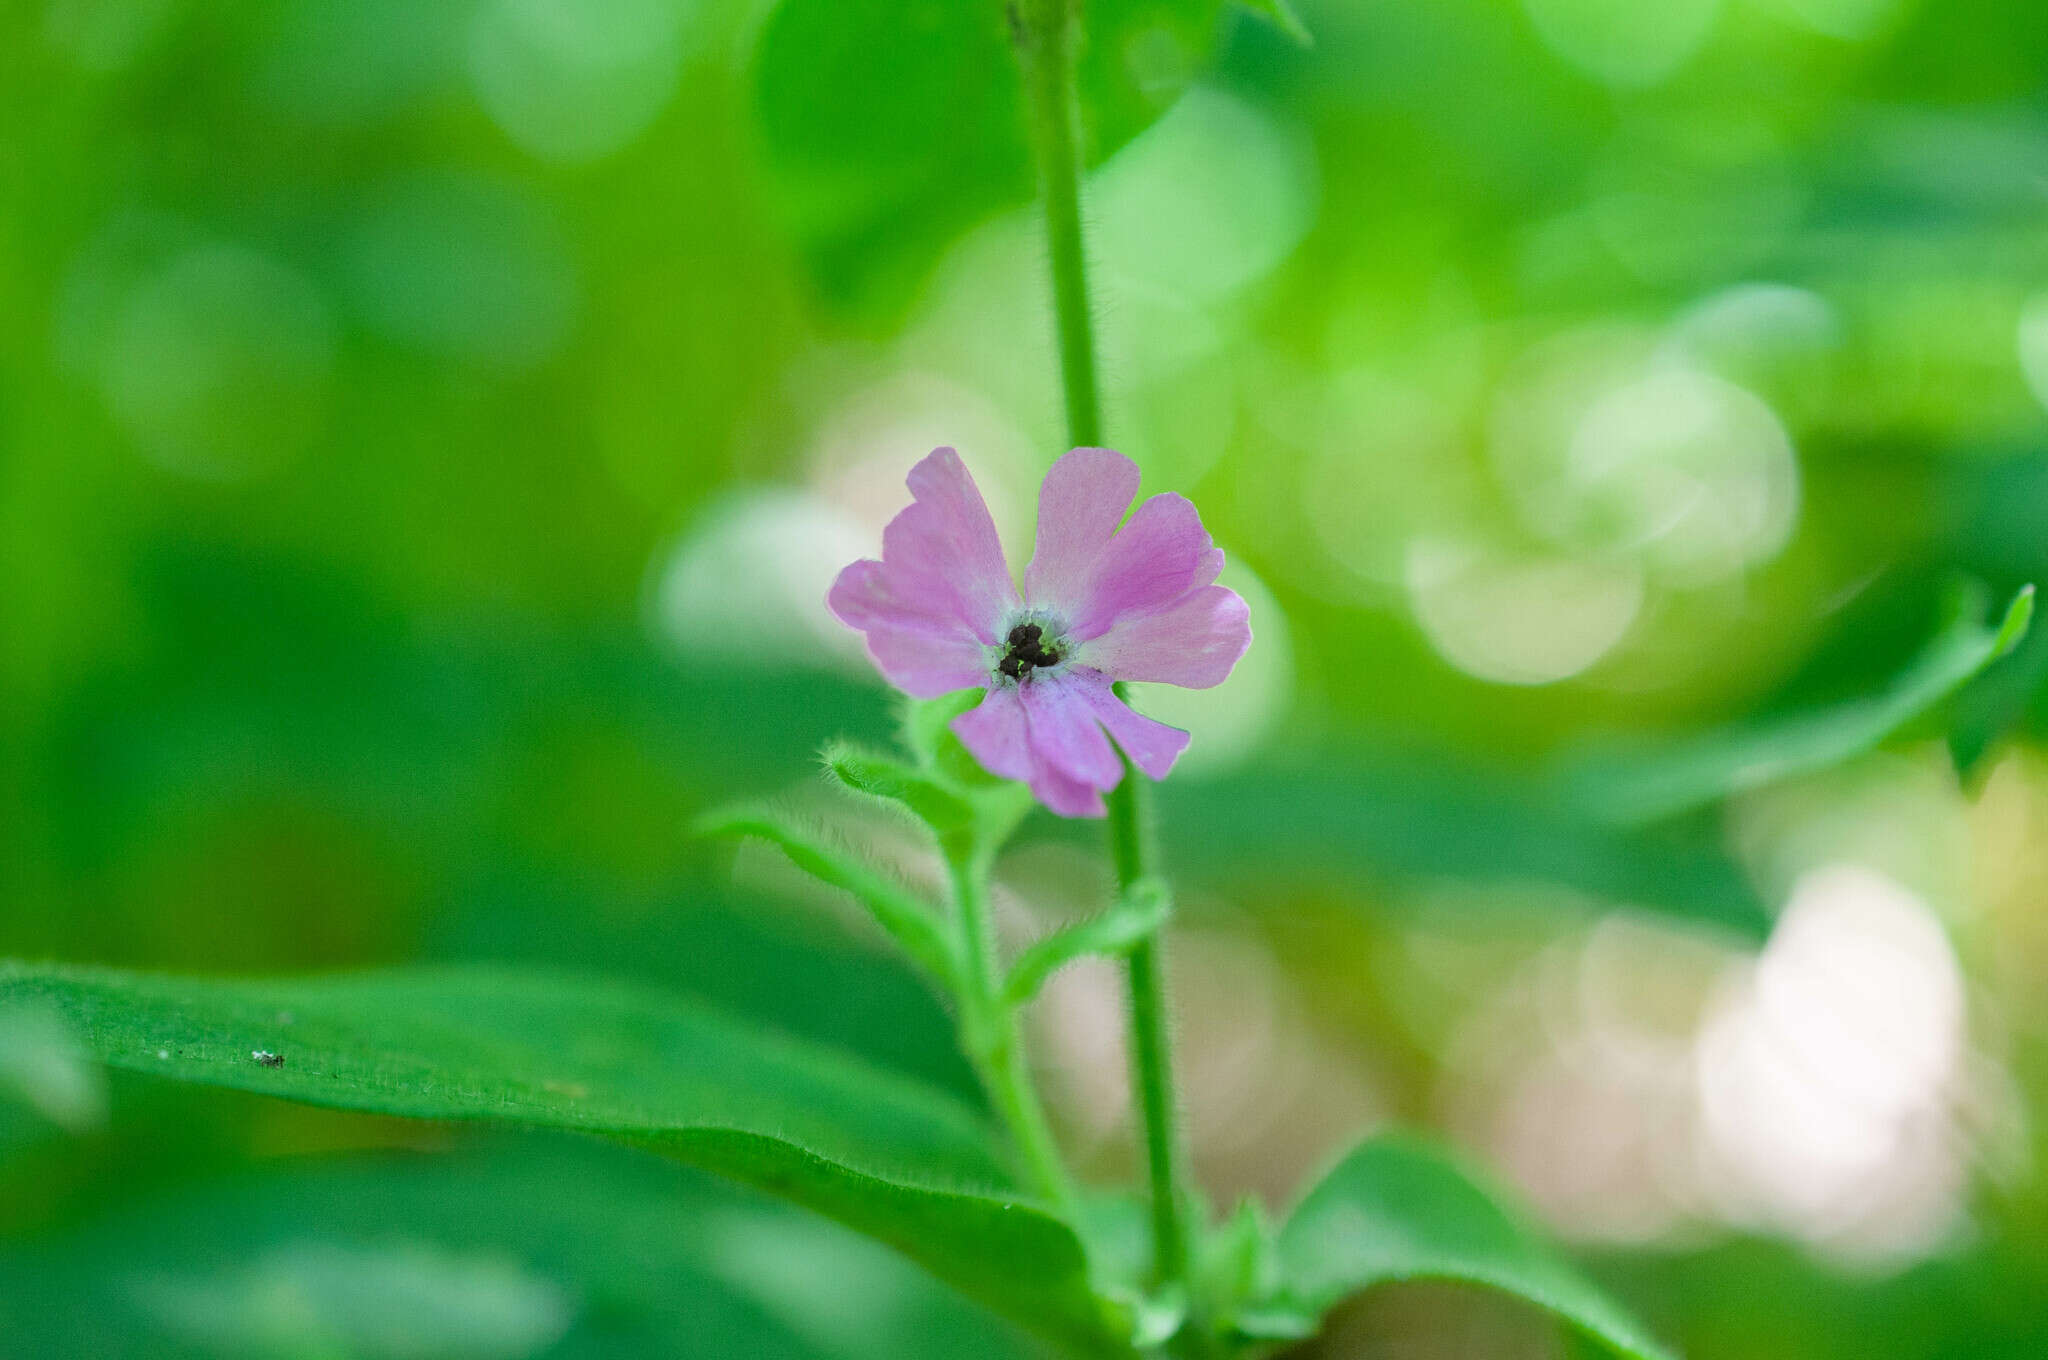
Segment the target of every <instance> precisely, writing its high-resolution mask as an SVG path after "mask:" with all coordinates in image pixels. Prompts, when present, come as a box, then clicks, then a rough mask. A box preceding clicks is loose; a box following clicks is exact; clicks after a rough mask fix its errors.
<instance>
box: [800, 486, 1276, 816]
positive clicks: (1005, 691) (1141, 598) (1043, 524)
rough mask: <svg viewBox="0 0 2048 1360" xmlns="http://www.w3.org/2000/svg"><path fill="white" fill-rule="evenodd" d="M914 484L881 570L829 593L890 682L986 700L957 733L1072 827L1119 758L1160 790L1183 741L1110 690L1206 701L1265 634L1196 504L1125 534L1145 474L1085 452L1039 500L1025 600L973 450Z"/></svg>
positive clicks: (1097, 799)
mask: <svg viewBox="0 0 2048 1360" xmlns="http://www.w3.org/2000/svg"><path fill="white" fill-rule="evenodd" d="M909 484H910V494H911V496H912V498H913V499H912V501H911V504H910V506H909V507H908V508H907V509H905V510H904V511H903V512H902V513H901V514H899V515H897V516H896V518H895V519H893V520H891V521H889V527H888V528H887V529H886V530H884V531H883V533H882V560H881V561H879V562H876V561H872V560H862V561H859V562H855V563H854V564H853V565H852V566H850V567H848V568H846V570H844V571H842V572H840V573H839V579H838V580H837V581H835V582H833V584H832V591H831V594H830V595H829V596H827V603H829V604H830V605H831V607H832V612H833V613H834V614H837V615H838V616H839V618H840V620H841V621H842V622H843V623H845V624H846V625H847V626H848V627H850V628H856V629H859V630H860V631H861V632H862V633H864V634H866V635H867V643H868V655H869V656H871V657H873V658H874V661H875V664H876V665H877V666H879V667H880V668H881V671H882V674H883V675H885V676H887V677H888V679H889V682H890V683H891V684H893V685H895V686H896V687H897V688H898V689H901V690H903V691H904V692H905V693H907V694H910V695H912V696H914V697H916V698H920V699H932V698H936V697H938V696H939V695H941V694H950V693H952V692H953V691H955V690H961V689H967V688H969V687H970V686H980V687H981V688H983V689H985V690H987V691H988V693H987V694H986V696H985V697H983V699H982V701H981V703H980V705H979V706H978V707H976V708H972V709H970V710H968V711H967V712H965V713H963V714H961V715H960V716H959V717H958V718H955V719H954V720H953V732H954V734H955V735H957V736H958V737H959V738H960V740H961V741H962V742H964V743H965V744H966V746H967V749H968V750H970V751H972V752H973V753H974V755H975V758H976V759H978V760H979V761H980V762H981V763H982V764H983V765H984V766H985V767H987V769H988V770H989V771H990V773H992V774H996V775H1000V776H1002V777H1003V778H1005V779H1021V780H1023V781H1024V782H1025V783H1027V784H1029V785H1030V786H1031V791H1032V792H1033V793H1034V794H1036V795H1037V797H1038V800H1039V801H1040V802H1042V803H1044V804H1045V805H1046V806H1047V807H1049V808H1051V809H1052V810H1053V811H1054V812H1057V813H1059V814H1061V815H1062V816H1066V817H1100V816H1101V815H1102V813H1103V803H1102V795H1103V794H1104V793H1106V792H1108V791H1109V790H1110V789H1113V788H1115V787H1116V785H1117V781H1118V780H1119V779H1121V778H1122V777H1123V762H1122V761H1120V760H1119V759H1118V758H1117V752H1116V747H1121V748H1123V751H1124V753H1125V754H1126V755H1128V756H1129V757H1130V758H1131V762H1132V763H1133V764H1134V765H1136V766H1137V767H1138V768H1139V769H1141V770H1143V771H1144V772H1145V773H1146V774H1148V775H1150V776H1151V777H1152V778H1154V779H1163V778H1165V776H1166V772H1167V771H1168V770H1170V769H1172V768H1173V762H1174V761H1175V760H1176V759H1178V758H1179V756H1180V753H1181V752H1182V751H1183V750H1185V749H1187V744H1188V734H1187V733H1185V732H1183V731H1181V730H1179V729H1178V728H1173V727H1168V726H1167V725H1166V724H1164V723H1159V722H1154V721H1153V720H1152V719H1150V718H1146V717H1142V716H1140V715H1139V714H1137V713H1134V712H1132V711H1131V710H1130V709H1129V708H1128V707H1126V706H1125V704H1124V702H1123V700H1121V699H1119V698H1118V697H1117V696H1116V694H1115V693H1114V691H1112V690H1111V689H1110V686H1111V685H1112V684H1114V683H1115V682H1116V681H1119V680H1148V681H1154V682H1158V683H1162V684H1168V685H1182V686H1185V687H1187V688H1189V689H1207V688H1209V687H1210V686H1212V685H1217V684H1221V683H1222V681H1223V678H1224V677H1225V676H1227V675H1229V674H1230V668H1231V667H1232V666H1235V665H1236V664H1237V659H1238V658H1239V657H1240V656H1243V655H1244V651H1245V648H1247V647H1249V646H1250V645H1251V640H1252V632H1251V624H1250V621H1249V611H1248V610H1247V609H1246V608H1245V603H1244V601H1243V599H1241V598H1239V596H1238V595H1237V593H1236V592H1235V591H1232V590H1228V589H1226V588H1225V587H1223V586H1219V585H1216V584H1214V582H1215V580H1216V574H1217V573H1218V572H1219V571H1221V570H1222V569H1223V553H1222V551H1221V550H1219V549H1218V548H1217V547H1216V546H1215V545H1214V544H1212V543H1211V542H1210V541H1209V534H1208V531H1207V530H1205V529H1203V528H1202V520H1201V517H1200V516H1199V515H1197V514H1196V513H1195V507H1194V506H1193V505H1192V504H1191V503H1189V501H1188V500H1187V498H1186V497H1184V496H1175V495H1171V494H1168V495H1161V496H1154V497H1152V498H1151V499H1150V500H1148V501H1146V502H1145V503H1144V504H1143V505H1141V506H1139V507H1138V509H1137V512H1136V513H1135V514H1133V515H1132V516H1131V518H1130V522H1129V523H1126V524H1123V527H1122V528H1118V527H1117V526H1118V524H1119V523H1120V522H1122V521H1123V517H1124V511H1125V510H1126V509H1127V508H1128V507H1129V506H1130V503H1131V498H1132V497H1133V496H1135V495H1137V493H1138V465H1137V464H1136V463H1133V462H1132V461H1131V460H1130V459H1128V458H1126V457H1124V456H1123V455H1122V454H1120V453H1117V452H1116V451H1114V450H1113V449H1075V450H1073V451H1072V452H1070V453H1068V454H1066V455H1065V456H1064V457H1062V458H1061V459H1060V460H1059V461H1058V462H1056V463H1054V464H1053V465H1052V470H1051V471H1050V472H1048V473H1046V474H1045V484H1044V485H1043V486H1042V487H1040V488H1039V491H1038V550H1037V551H1036V552H1035V553H1033V554H1032V557H1031V565H1030V566H1028V567H1026V568H1025V569H1024V593H1023V595H1022V596H1021V597H1020V596H1019V595H1018V593H1017V587H1016V584H1015V583H1014V582H1013V581H1012V579H1011V577H1010V570H1009V566H1008V564H1007V563H1005V562H1004V561H1003V547H1002V544H1001V543H1000V542H998V541H997V539H996V526H995V521H993V520H992V519H990V518H989V513H988V506H987V505H985V504H984V503H983V502H982V499H981V492H980V490H979V489H977V488H976V487H975V485H974V479H973V478H972V477H970V476H969V475H968V474H967V468H966V467H965V466H964V465H963V464H962V463H961V461H960V455H959V454H957V453H955V452H954V451H953V450H951V449H937V450H934V451H933V453H932V454H931V456H930V457H928V458H926V459H925V460H924V461H923V462H921V463H919V464H918V465H917V466H916V467H914V468H912V469H911V470H910V478H909ZM1112 739H1114V741H1115V743H1116V746H1112V745H1111V744H1110V742H1111V740H1112Z"/></svg>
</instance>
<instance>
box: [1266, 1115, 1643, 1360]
mask: <svg viewBox="0 0 2048 1360" xmlns="http://www.w3.org/2000/svg"><path fill="white" fill-rule="evenodd" d="M1280 1260H1281V1271H1282V1275H1283V1278H1284V1280H1285V1288H1286V1290H1287V1291H1288V1293H1289V1294H1290V1295H1291V1296H1292V1298H1293V1299H1294V1301H1295V1302H1297V1303H1298V1304H1299V1305H1300V1306H1302V1307H1303V1308H1305V1309H1308V1310H1310V1311H1312V1312H1314V1313H1317V1314H1320V1313H1323V1312H1325V1311H1327V1310H1328V1309H1329V1308H1331V1307H1332V1306H1334V1305H1335V1304H1336V1303H1337V1302H1339V1301H1340V1300H1342V1299H1343V1298H1345V1297H1346V1296H1348V1295H1351V1294H1355V1293H1357V1292H1358V1291H1360V1290H1363V1289H1366V1288H1369V1287H1371V1286H1372V1285H1376V1284H1381V1283H1384V1282H1387V1281H1392V1280H1430V1279H1433V1280H1456V1281H1462V1282H1465V1283H1468V1284H1478V1285H1487V1286H1490V1287H1492V1288H1494V1289H1499V1290H1502V1291H1504V1292H1505V1293H1509V1294H1513V1295H1515V1296H1517V1297H1519V1298H1523V1299H1526V1300H1528V1301H1529V1302H1531V1303H1533V1304H1536V1305H1538V1306H1540V1307H1542V1308H1545V1309H1548V1310H1549V1311H1550V1312H1552V1313H1554V1314H1556V1315H1557V1316H1558V1317H1560V1318H1562V1319H1564V1320H1565V1321H1566V1322H1568V1323H1570V1324H1571V1325H1572V1326H1574V1327H1575V1328H1577V1329H1578V1330H1579V1331H1580V1332H1583V1333H1584V1334H1585V1335H1586V1336H1587V1337H1588V1338H1590V1339H1592V1340H1594V1341H1596V1342H1599V1343H1601V1344H1602V1345H1604V1346H1605V1347H1606V1348H1607V1349H1608V1350H1610V1351H1612V1352H1613V1353H1615V1354H1616V1355H1620V1356H1625V1357H1628V1358H1629V1360H1669V1352H1667V1351H1665V1350H1664V1349H1663V1348H1661V1347H1660V1346H1658V1345H1657V1344H1656V1343H1655V1342H1654V1341H1651V1340H1650V1339H1649V1337H1647V1336H1646V1335H1644V1333H1643V1332H1642V1330H1641V1329H1640V1328H1639V1327H1637V1326H1636V1324H1635V1323H1634V1322H1633V1321H1631V1320H1630V1319H1629V1318H1628V1316H1627V1315H1626V1314H1625V1313H1623V1312H1622V1311H1621V1309H1620V1308H1619V1307H1618V1306H1617V1305H1615V1304H1614V1303H1613V1302H1612V1301H1611V1300H1609V1299H1608V1298H1607V1297H1606V1296H1605V1295H1604V1294H1602V1293H1601V1292H1600V1291H1599V1290H1597V1289H1595V1288H1594V1287H1593V1286H1592V1285H1591V1284H1589V1283H1587V1282H1586V1280H1585V1279H1584V1278H1582V1277H1581V1276H1580V1275H1579V1274H1578V1272H1577V1271H1576V1270H1574V1269H1573V1268H1572V1267H1571V1266H1570V1265H1568V1264H1567V1263H1566V1262H1565V1261H1564V1260H1563V1259H1562V1258H1561V1257H1560V1256H1558V1255H1557V1254H1556V1253H1555V1252H1554V1251H1553V1250H1552V1249H1550V1248H1549V1247H1547V1246H1546V1245H1545V1244H1544V1243H1543V1242H1542V1241H1541V1240H1540V1239H1539V1238H1538V1237H1537V1236H1536V1235H1535V1234H1534V1233H1532V1232H1530V1231H1529V1230H1528V1229H1527V1228H1525V1227H1523V1226H1522V1225H1521V1224H1520V1223H1518V1222H1516V1221H1515V1220H1514V1219H1513V1218H1511V1217H1510V1216H1509V1215H1508V1214H1507V1213H1506V1212H1505V1211H1504V1210H1502V1209H1501V1208H1500V1206H1499V1205H1497V1204H1496V1203H1495V1202H1494V1201H1493V1200H1492V1199H1491V1198H1489V1197H1488V1195H1487V1194H1486V1192H1485V1191H1483V1190H1481V1189H1480V1188H1479V1187H1478V1186H1477V1185H1475V1184H1474V1183H1473V1182H1472V1180H1471V1179H1469V1178H1468V1177H1467V1176H1466V1175H1465V1174H1464V1173H1463V1172H1461V1171H1460V1170H1459V1169H1458V1168H1457V1167H1455V1166H1453V1165H1452V1164H1451V1163H1450V1162H1449V1161H1447V1160H1445V1158H1444V1157H1443V1156H1442V1155H1441V1154H1440V1153H1438V1152H1436V1151H1434V1150H1432V1149H1431V1148H1429V1147H1428V1146H1426V1145H1425V1144H1423V1143H1421V1142H1419V1141H1416V1140H1414V1139H1411V1138H1407V1137H1403V1136H1398V1135H1396V1136H1390V1137H1380V1138H1374V1139H1370V1140H1368V1141H1367V1142H1365V1143H1363V1144H1361V1145H1360V1146H1359V1147H1358V1148H1357V1149H1356V1150H1354V1151H1353V1152H1352V1153H1351V1155H1349V1156H1348V1157H1346V1158H1345V1159H1344V1160H1343V1161H1341V1162H1339V1163H1338V1164H1337V1166H1336V1168H1335V1169H1334V1170H1332V1171H1331V1172H1330V1174H1329V1175H1327V1176H1325V1177H1324V1178H1323V1180H1322V1182H1321V1183H1320V1184H1318V1185H1317V1186H1316V1187H1315V1188H1314V1189H1313V1190H1311V1191H1309V1193H1308V1195H1307V1197H1306V1198H1305V1199H1303V1200H1302V1202H1301V1204H1300V1206H1299V1207H1297V1208H1296V1209H1295V1211H1294V1213H1293V1215H1292V1216H1291V1217H1290V1218H1289V1219H1288V1221H1287V1223H1286V1225H1285V1226H1284V1227H1283V1228H1282V1229H1281V1231H1280Z"/></svg>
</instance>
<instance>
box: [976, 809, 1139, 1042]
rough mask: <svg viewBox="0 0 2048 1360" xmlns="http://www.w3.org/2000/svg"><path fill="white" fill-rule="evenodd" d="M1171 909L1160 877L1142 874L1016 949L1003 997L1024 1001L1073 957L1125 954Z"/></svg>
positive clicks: (1013, 1002)
mask: <svg viewBox="0 0 2048 1360" xmlns="http://www.w3.org/2000/svg"><path fill="white" fill-rule="evenodd" d="M1131 777H1132V778H1136V776H1135V775H1134V776H1131ZM1172 914H1173V898H1172V897H1171V895H1170V894H1169V893H1168V892H1167V888H1166V885H1165V884H1164V883H1162V882H1160V881H1159V880H1158V879H1146V880H1144V881H1142V882H1140V883H1138V884H1136V885H1135V886H1133V887H1132V889H1131V891H1129V892H1128V893H1125V894H1124V895H1123V896H1122V897H1119V898H1118V899H1117V900H1116V901H1115V903H1113V904H1112V905H1111V906H1110V907H1109V909H1108V910H1107V911H1104V912H1103V913H1102V914H1100V915H1099V916H1092V917H1090V918H1089V919H1087V920H1086V921H1083V922H1081V923H1080V924H1079V925H1072V926H1068V927H1066V928H1064V929H1062V930H1056V931H1054V932H1053V933H1052V934H1050V935H1048V936H1046V937H1045V938H1044V939H1042V940H1039V941H1037V942H1036V943H1035V944H1033V945H1031V947H1030V948H1028V949H1026V950H1025V951H1024V952H1023V953H1022V954H1019V955H1018V956H1017V961H1016V962H1015V963H1013V964H1011V965H1010V972H1009V976H1008V977H1007V978H1006V979H1005V980H1004V982H1003V998H1004V1000H1005V1001H1006V1002H1007V1003H1008V1004H1009V1005H1012V1006H1022V1005H1024V1004H1025V1003H1027V1002H1029V1001H1030V1000H1031V999H1032V998H1033V997H1035V996H1037V995H1038V990H1039V988H1041V987H1043V986H1044V985H1045V982H1046V979H1047V978H1049V977H1051V976H1052V975H1053V974H1054V973H1056V972H1058V971H1059V970H1060V969H1061V968H1064V967H1065V966H1066V965H1068V964H1069V963H1072V962H1073V961H1074V960H1076V959H1080V958H1086V957H1088V956H1090V955H1104V954H1106V955H1112V956H1113V955H1120V954H1128V953H1129V952H1130V951H1131V950H1132V949H1133V948H1135V947H1136V946H1137V945H1139V944H1141V943H1143V942H1144V941H1146V940H1149V939H1151V938H1152V937H1153V936H1154V935H1157V934H1158V933H1159V930H1160V928H1161V927H1162V926H1164V925H1165V924H1166V918H1167V917H1168V916H1170V915H1172Z"/></svg>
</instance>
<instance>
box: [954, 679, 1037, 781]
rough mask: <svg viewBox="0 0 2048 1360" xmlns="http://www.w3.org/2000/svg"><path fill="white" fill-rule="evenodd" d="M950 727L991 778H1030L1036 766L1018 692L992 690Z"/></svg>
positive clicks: (1012, 690)
mask: <svg viewBox="0 0 2048 1360" xmlns="http://www.w3.org/2000/svg"><path fill="white" fill-rule="evenodd" d="M948 726H949V727H950V728H951V729H952V732H953V735H954V736H956V737H958V738H960V741H961V744H962V745H964V746H966V747H967V749H968V750H969V751H971V752H973V753H974V758H975V759H976V760H978V761H980V762H981V767H982V768H983V769H984V770H987V771H988V772H989V773H990V774H992V775H995V776H996V777H997V778H998V779H1023V780H1029V779H1030V778H1031V775H1032V773H1033V770H1034V769H1035V762H1034V761H1033V760H1032V758H1031V746H1030V743H1029V742H1028V741H1027V740H1026V738H1025V734H1024V705H1023V704H1022V703H1021V702H1019V701H1018V698H1017V691H1016V690H1014V689H992V690H990V691H989V692H988V693H987V694H985V695H983V696H982V700H981V702H980V703H979V704H977V705H975V706H974V707H973V708H970V709H968V710H967V711H966V712H965V713H962V714H961V715H960V716H959V717H957V718H955V719H953V721H952V722H951V723H949V724H948Z"/></svg>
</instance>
